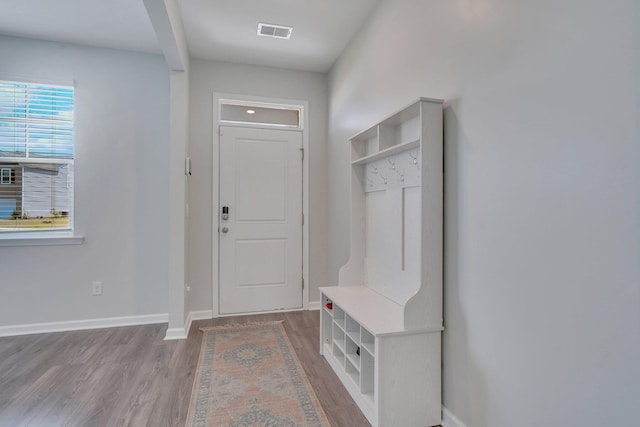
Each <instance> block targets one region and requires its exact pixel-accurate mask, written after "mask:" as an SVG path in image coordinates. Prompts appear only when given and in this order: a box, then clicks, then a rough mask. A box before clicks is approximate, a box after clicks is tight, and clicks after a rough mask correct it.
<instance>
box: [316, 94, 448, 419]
mask: <svg viewBox="0 0 640 427" xmlns="http://www.w3.org/2000/svg"><path fill="white" fill-rule="evenodd" d="M350 144H351V206H350V212H351V234H350V240H351V257H350V259H349V262H348V263H347V264H345V265H344V266H343V267H342V269H341V270H340V274H339V281H338V286H331V287H322V288H320V292H321V301H322V302H323V307H324V306H325V304H326V302H327V301H331V303H332V306H333V309H332V310H325V309H323V310H321V312H320V313H321V314H320V315H321V318H322V319H321V332H320V334H321V349H320V351H321V353H322V354H323V355H324V356H325V358H326V359H327V361H328V362H329V364H330V365H331V367H332V368H333V370H334V371H335V372H336V374H337V375H338V377H339V378H340V379H341V380H342V383H343V384H344V386H345V388H346V389H347V390H348V391H349V393H350V394H351V396H352V397H353V399H354V401H355V402H356V403H357V404H358V406H359V407H360V409H361V410H362V412H363V413H364V415H365V416H366V417H367V419H368V420H369V421H370V422H371V424H372V425H373V426H374V427H388V426H391V427H393V426H400V425H402V426H405V425H406V426H414V425H415V426H418V425H419V426H435V425H439V424H441V421H442V419H441V333H442V330H443V327H442V206H443V205H442V203H443V197H442V195H443V177H442V164H443V157H442V156H443V151H442V150H443V148H442V101H441V100H437V99H429V98H420V99H419V100H418V101H417V102H415V103H413V104H411V105H410V106H409V107H407V108H404V109H402V110H401V111H399V112H398V113H396V114H393V115H391V116H390V117H388V118H386V119H385V120H382V121H381V122H380V123H378V124H376V125H374V126H372V127H370V128H368V129H366V130H364V131H362V132H360V133H359V134H357V135H355V136H354V137H352V138H351V140H350ZM330 333H331V334H333V335H332V336H328V334H330ZM329 343H331V345H329Z"/></svg>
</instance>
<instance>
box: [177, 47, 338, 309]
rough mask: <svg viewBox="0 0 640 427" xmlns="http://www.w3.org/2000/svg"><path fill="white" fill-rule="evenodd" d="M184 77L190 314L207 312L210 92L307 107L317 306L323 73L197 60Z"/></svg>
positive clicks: (322, 222)
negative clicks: (304, 103)
mask: <svg viewBox="0 0 640 427" xmlns="http://www.w3.org/2000/svg"><path fill="white" fill-rule="evenodd" d="M190 73H191V80H190V93H191V95H190V97H191V103H190V106H191V107H190V112H189V115H190V146H189V153H190V156H191V158H192V170H193V175H192V176H191V178H190V184H189V187H190V188H189V200H190V217H189V227H190V233H189V241H190V245H189V253H190V262H189V268H190V272H189V273H190V274H189V275H190V284H191V293H190V297H189V299H190V309H191V310H211V309H212V283H213V282H212V281H213V274H212V262H213V255H212V238H213V234H212V221H213V217H212V215H213V211H212V209H213V206H214V205H215V206H217V203H218V202H217V200H213V198H212V194H213V188H214V187H213V186H214V185H215V186H216V188H217V186H218V180H217V178H218V177H215V181H214V180H213V176H212V164H213V161H214V160H213V159H214V158H213V150H212V143H213V128H214V121H213V93H214V92H217V93H232V94H240V95H250V96H259V97H271V98H286V99H296V100H307V101H308V102H309V123H308V126H307V130H308V132H309V151H310V153H308V155H309V161H310V169H309V173H310V179H309V185H310V191H309V192H310V200H309V210H310V213H309V216H310V218H307V219H308V220H309V221H310V235H311V236H310V239H309V240H310V242H311V247H310V254H309V255H310V269H309V270H310V271H309V273H310V281H311V284H310V300H311V301H317V300H318V298H319V295H318V286H321V285H323V284H325V283H326V193H327V189H326V185H327V181H326V149H327V146H326V129H327V76H326V74H321V73H311V72H304V71H290V70H282V69H276V68H267V67H256V66H249V65H238V64H230V63H224V62H210V61H202V60H193V61H192V62H191V68H190ZM215 161H217V160H215ZM216 276H217V274H216Z"/></svg>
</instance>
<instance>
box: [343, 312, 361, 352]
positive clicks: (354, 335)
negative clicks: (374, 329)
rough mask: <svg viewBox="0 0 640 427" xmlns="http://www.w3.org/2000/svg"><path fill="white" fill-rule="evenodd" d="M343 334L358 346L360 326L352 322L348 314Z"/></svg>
mask: <svg viewBox="0 0 640 427" xmlns="http://www.w3.org/2000/svg"><path fill="white" fill-rule="evenodd" d="M345 332H346V333H347V336H348V337H349V338H351V340H352V341H353V342H355V343H356V345H358V346H359V345H360V324H359V323H358V322H356V321H355V320H353V319H352V318H351V316H349V315H348V314H347V315H346V320H345Z"/></svg>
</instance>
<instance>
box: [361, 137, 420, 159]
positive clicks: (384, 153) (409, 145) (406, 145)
mask: <svg viewBox="0 0 640 427" xmlns="http://www.w3.org/2000/svg"><path fill="white" fill-rule="evenodd" d="M419 146H420V140H419V139H416V140H414V141H409V142H403V143H400V144H398V145H394V146H393V147H389V148H387V149H384V150H381V151H378V152H377V153H373V154H369V155H367V156H365V157H361V158H359V159H357V160H354V161H352V162H351V164H352V165H362V164H366V163H370V162H373V161H374V160H379V159H383V158H385V157H388V156H392V155H394V154H397V153H402V152H403V151H406V150H411V149H413V148H418V147H419Z"/></svg>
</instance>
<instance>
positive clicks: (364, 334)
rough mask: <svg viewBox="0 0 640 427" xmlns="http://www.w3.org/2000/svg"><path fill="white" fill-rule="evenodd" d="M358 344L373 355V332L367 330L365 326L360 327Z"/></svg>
mask: <svg viewBox="0 0 640 427" xmlns="http://www.w3.org/2000/svg"><path fill="white" fill-rule="evenodd" d="M360 344H361V346H362V347H364V349H365V350H367V351H368V352H369V353H370V354H371V355H375V354H376V352H375V348H376V347H375V340H374V337H373V334H372V333H371V332H369V331H367V330H366V329H365V328H362V329H361V331H360Z"/></svg>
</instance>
